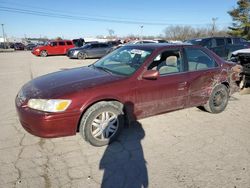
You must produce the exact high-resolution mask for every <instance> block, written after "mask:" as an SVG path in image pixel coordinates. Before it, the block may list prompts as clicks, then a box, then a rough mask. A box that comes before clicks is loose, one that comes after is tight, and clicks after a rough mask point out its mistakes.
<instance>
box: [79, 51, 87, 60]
mask: <svg viewBox="0 0 250 188" xmlns="http://www.w3.org/2000/svg"><path fill="white" fill-rule="evenodd" d="M86 57H87V55H86V54H85V53H83V52H79V53H78V55H77V58H78V59H86Z"/></svg>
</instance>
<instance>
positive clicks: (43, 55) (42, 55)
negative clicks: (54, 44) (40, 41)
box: [40, 50, 48, 57]
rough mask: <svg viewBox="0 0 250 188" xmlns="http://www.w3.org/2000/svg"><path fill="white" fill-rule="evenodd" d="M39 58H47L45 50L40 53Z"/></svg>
mask: <svg viewBox="0 0 250 188" xmlns="http://www.w3.org/2000/svg"><path fill="white" fill-rule="evenodd" d="M40 56H41V57H47V56H48V52H47V51H45V50H43V51H41V52H40Z"/></svg>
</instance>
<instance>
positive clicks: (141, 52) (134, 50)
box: [131, 49, 144, 55]
mask: <svg viewBox="0 0 250 188" xmlns="http://www.w3.org/2000/svg"><path fill="white" fill-rule="evenodd" d="M143 52H144V51H143V50H138V49H133V50H131V53H132V54H139V55H142V54H143Z"/></svg>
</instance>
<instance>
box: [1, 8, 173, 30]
mask: <svg viewBox="0 0 250 188" xmlns="http://www.w3.org/2000/svg"><path fill="white" fill-rule="evenodd" d="M0 11H4V12H12V13H20V14H30V15H36V16H46V17H54V18H63V19H70V20H85V21H95V22H112V23H123V24H136V25H138V24H144V25H163V26H166V25H171V24H166V23H160V22H144V21H143V22H141V21H132V20H118V19H107V18H95V17H87V16H71V15H67V14H58V13H57V14H55V13H51V12H44V11H33V10H28V9H17V8H11V7H4V6H0Z"/></svg>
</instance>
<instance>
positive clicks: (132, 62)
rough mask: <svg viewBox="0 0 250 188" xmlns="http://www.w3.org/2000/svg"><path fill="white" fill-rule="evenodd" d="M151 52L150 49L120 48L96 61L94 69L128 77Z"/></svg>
mask: <svg viewBox="0 0 250 188" xmlns="http://www.w3.org/2000/svg"><path fill="white" fill-rule="evenodd" d="M152 51H153V50H151V49H150V50H148V49H147V50H144V49H143V50H142V49H139V48H136V47H122V48H119V49H117V50H115V51H114V52H112V53H110V54H108V55H107V56H105V57H104V58H102V59H100V60H99V61H97V62H96V63H95V64H94V67H97V68H102V69H105V70H106V71H109V72H111V73H114V74H119V75H125V76H129V75H132V74H133V73H134V72H135V71H136V70H137V69H139V67H140V66H141V65H142V64H143V63H144V61H145V59H146V58H147V57H148V56H149V55H150V54H151V53H152Z"/></svg>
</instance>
